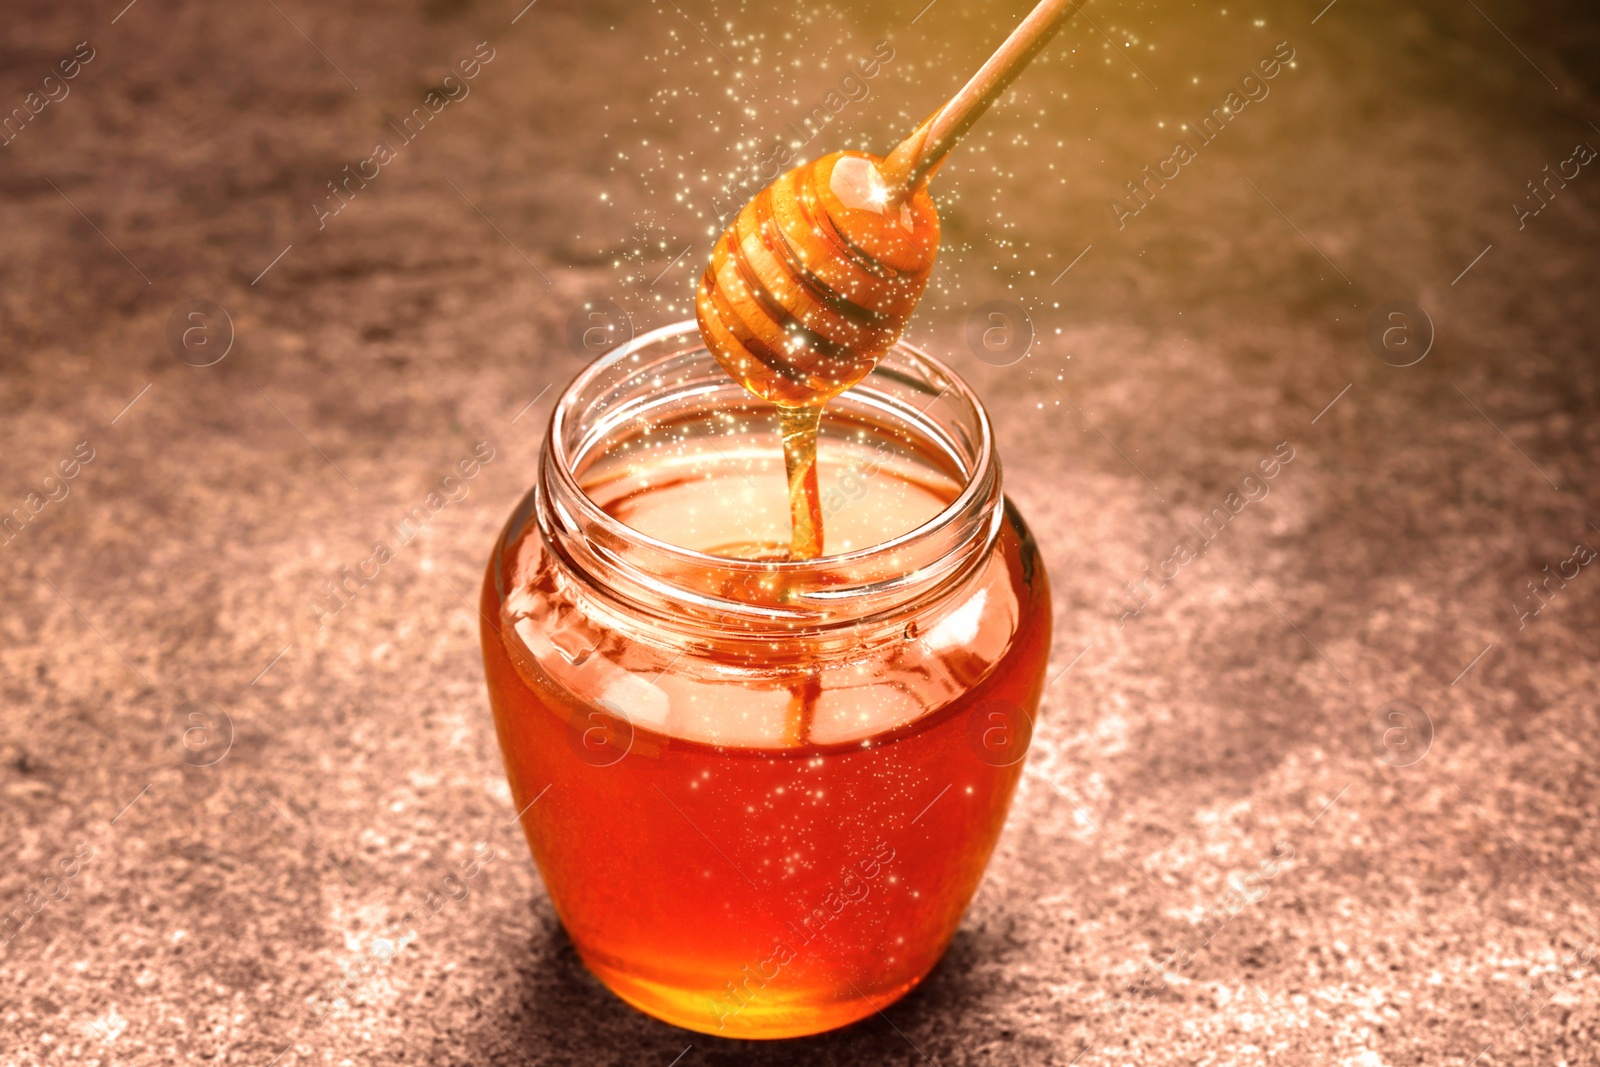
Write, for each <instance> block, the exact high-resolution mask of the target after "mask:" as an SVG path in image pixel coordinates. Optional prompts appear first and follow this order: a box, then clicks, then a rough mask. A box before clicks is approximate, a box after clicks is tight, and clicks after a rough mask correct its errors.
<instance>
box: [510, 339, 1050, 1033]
mask: <svg viewBox="0 0 1600 1067" xmlns="http://www.w3.org/2000/svg"><path fill="white" fill-rule="evenodd" d="M819 456H820V464H821V486H822V494H823V507H824V514H825V516H826V524H825V537H826V540H825V543H824V553H825V554H824V555H823V556H822V557H821V558H818V559H813V560H802V561H793V562H791V561H788V560H787V558H786V555H787V547H788V544H789V527H788V523H789V510H788V497H787V491H786V484H785V479H784V473H783V461H782V457H781V454H780V452H779V449H778V447H777V419H776V416H775V413H774V411H773V409H772V408H771V407H770V406H769V405H766V404H763V403H761V402H759V401H755V400H752V399H751V398H750V397H749V396H748V395H747V394H745V393H744V391H743V390H742V389H741V388H740V387H739V386H738V385H737V384H736V383H734V382H733V381H732V380H730V379H729V378H728V377H727V375H726V374H725V373H724V372H723V371H722V370H721V368H720V367H718V365H717V364H716V362H715V360H714V359H713V358H712V357H711V356H710V355H709V354H708V353H707V352H706V351H705V348H704V346H703V345H702V343H701V341H700V338H699V334H698V331H697V330H696V328H695V325H694V323H692V322H689V323H681V324H679V325H676V326H673V327H668V328H666V329H663V330H658V331H656V332H655V333H652V334H648V335H645V336H642V337H639V338H637V339H636V340H634V341H632V342H631V343H629V344H628V345H626V346H624V347H622V348H620V349H618V350H617V351H616V352H614V353H612V354H611V355H610V356H608V357H607V358H605V359H603V360H601V361H599V362H597V363H595V364H594V365H593V366H592V367H590V368H588V369H586V370H585V371H584V372H583V374H581V375H580V376H579V377H578V378H577V380H575V381H574V382H573V384H572V385H571V386H570V387H569V388H568V389H567V391H566V393H565V395H564V396H563V397H562V398H561V400H560V402H559V403H558V405H557V406H556V409H555V412H554V414H553V415H552V418H551V424H550V428H549V433H548V436H547V438H546V440H545V443H544V453H543V457H542V460H541V463H540V469H539V473H538V480H537V484H536V485H535V487H534V489H533V490H532V491H530V492H529V494H528V495H527V497H525V498H524V500H523V501H522V503H521V504H520V505H519V506H518V508H517V509H516V511H515V512H514V513H513V515H512V516H511V519H510V522H509V523H508V524H507V526H506V529H505V531H504V532H503V533H502V535H501V537H500V540H499V541H498V542H497V544H496V545H495V548H494V552H493V554H492V556H491V558H490V561H489V568H488V574H487V577H486V579H485V582H484V589H483V617H484V623H483V649H484V661H485V664H486V668H487V674H488V682H489V695H490V700H491V703H492V705H493V708H494V716H495V723H496V728H497V730H498V733H499V738H500V746H501V751H502V753H503V754H504V757H505V763H506V771H507V775H508V777H509V779H510V782H511V787H512V792H513V795H514V797H515V801H516V805H517V808H518V810H519V811H523V815H522V824H523V829H524V831H525V832H526V834H527V837H528V843H529V845H530V846H531V848H532V851H533V855H534V858H535V860H536V861H537V862H538V865H539V871H540V874H541V875H542V876H543V878H544V882H545V885H546V887H547V888H548V890H549V893H550V898H551V900H552V902H553V903H554V905H555V908H556V911H557V913H558V914H559V915H560V917H561V920H562V922H563V923H564V924H565V926H566V929H567V932H568V933H569V934H570V936H571V938H572V941H573V944H574V945H575V946H576V947H577V950H578V952H579V953H580V955H581V956H582V957H583V960H584V962H585V963H586V964H587V965H588V966H589V968H590V969H591V970H592V971H593V972H594V973H595V974H596V975H598V976H599V977H600V979H601V980H602V981H604V982H605V984H606V985H607V986H609V987H610V988H611V989H612V990H613V991H614V992H616V993H617V995H618V996H620V997H622V998H623V999H624V1000H626V1001H628V1002H629V1003H631V1004H633V1005H634V1006H636V1007H638V1008H640V1009H641V1010H643V1011H646V1012H648V1013H649V1014H651V1015H654V1016H656V1017H657V1018H660V1019H664V1020H666V1021H668V1022H671V1023H674V1024H676V1025H679V1026H683V1027H687V1028H689V1029H693V1030H701V1031H705V1032H708V1033H716V1034H722V1035H724V1036H729V1037H754V1038H766V1037H790V1036H796V1035H801V1034H810V1033H816V1032H818V1031H822V1030H828V1029H831V1028H833V1027H837V1026H842V1025H844V1024H846V1023H849V1022H852V1021H854V1020H856V1019H859V1018H861V1017H863V1016H865V1015H869V1014H871V1013H872V1012H874V1011H875V1010H877V1009H879V1008H882V1007H884V1006H885V1005H887V1004H889V1003H891V1002H893V1001H895V1000H896V999H898V998H899V997H901V996H903V995H904V994H905V993H906V992H907V991H908V990H910V989H911V988H912V987H914V986H915V985H916V984H917V983H918V982H920V981H921V980H922V979H923V978H924V977H925V976H926V975H927V973H928V971H929V970H930V969H931V968H932V967H933V965H934V964H935V963H936V962H937V961H938V959H939V956H940V955H941V953H943V951H944V949H945V946H946V945H947V944H948V943H949V941H950V938H951V937H952V936H953V935H954V933H955V930H956V927H957V925H958V924H959V923H960V920H961V915H962V913H963V912H964V911H965V909H966V907H967V904H968V903H969V902H970V901H971V899H972V895H973V893H974V892H975V891H976V889H977V885H978V881H979V879H980V878H981V877H982V874H983V869H984V866H985V864H986V863H987V862H988V859H989V854H990V852H991V851H992V849H993V848H994V844H995V840H996V838H997V837H998V836H999V833H1000V829H1001V826H1002V824H1003V822H1004V820H1005V815H1006V811H1007V808H1008V807H1009V806H1010V803H1011V796H1012V792H1013V790H1014V789H1015V787H1016V783H1017V778H1018V776H1019V774H1020V773H1021V768H1022V758H1023V755H1024V754H1025V753H1026V749H1027V744H1028V739H1029V737H1030V736H1031V730H1032V716H1033V713H1034V711H1035V709H1036V707H1037V704H1038V699H1039V692H1040V688H1041V685H1042V683H1043V677H1044V670H1045V660H1046V655H1047V653H1048V649H1049V644H1050V598H1049V590H1048V586H1047V583H1046V579H1045V574H1044V568H1043V566H1042V564H1041V562H1040V559H1039V556H1038V552H1037V550H1036V548H1035V545H1034V542H1033V539H1032V536H1031V535H1030V534H1029V532H1028V530H1027V528H1026V526H1025V525H1024V524H1023V522H1022V519H1021V517H1020V516H1019V515H1018V514H1017V513H1016V511H1015V510H1014V509H1012V508H1011V507H1010V506H1009V505H1008V504H1007V503H1006V501H1005V499H1004V497H1003V496H1002V494H1001V488H1000V472H999V466H998V463H997V462H996V459H995V456H994V452H993V443H992V437H991V434H990V428H989V423H988V418H987V416H986V415H985V414H984V412H983V409H982V407H981V405H980V404H979V403H978V400H977V398H976V397H975V396H974V395H973V394H972V392H971V391H970V389H968V387H967V386H966V385H965V384H964V383H962V382H961V381H960V380H959V379H958V378H956V377H955V376H954V375H953V374H952V373H951V372H950V371H949V370H947V369H946V368H944V367H943V366H941V365H940V364H938V363H937V362H935V361H933V360H931V359H929V358H928V357H926V356H925V355H923V354H922V353H920V352H918V351H917V350H916V349H914V348H912V347H910V346H909V345H905V344H901V345H898V346H897V347H896V348H895V349H894V350H893V351H891V352H890V353H889V355H888V356H886V357H885V359H884V360H883V362H882V363H881V364H880V366H879V367H878V368H877V369H876V370H875V371H873V372H872V374H871V375H870V376H869V377H868V378H867V379H866V380H865V381H864V382H863V383H862V384H861V385H859V386H858V387H856V388H855V389H852V390H851V391H850V392H848V393H846V394H845V395H843V396H842V397H840V398H839V399H837V400H835V401H834V402H833V403H832V404H830V405H829V407H828V409H827V414H826V416H825V418H824V421H823V428H822V443H821V447H820V450H819Z"/></svg>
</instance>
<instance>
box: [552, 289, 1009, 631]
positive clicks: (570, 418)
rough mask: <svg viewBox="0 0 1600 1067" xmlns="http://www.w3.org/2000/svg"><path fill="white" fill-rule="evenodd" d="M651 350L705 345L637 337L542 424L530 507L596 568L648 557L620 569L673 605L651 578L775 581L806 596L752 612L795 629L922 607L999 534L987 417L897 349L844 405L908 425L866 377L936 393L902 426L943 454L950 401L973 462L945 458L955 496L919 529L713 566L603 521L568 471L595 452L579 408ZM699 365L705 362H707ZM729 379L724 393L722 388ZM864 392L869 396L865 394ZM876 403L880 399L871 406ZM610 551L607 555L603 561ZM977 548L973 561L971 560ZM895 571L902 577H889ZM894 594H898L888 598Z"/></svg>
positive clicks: (599, 364) (937, 368)
mask: <svg viewBox="0 0 1600 1067" xmlns="http://www.w3.org/2000/svg"><path fill="white" fill-rule="evenodd" d="M656 348H659V349H663V350H664V351H665V352H666V353H667V354H668V355H677V356H684V355H691V356H692V355H696V354H698V353H704V352H705V343H704V341H703V340H702V338H701V336H700V331H699V327H698V325H697V324H696V322H695V320H693V319H687V320H684V321H681V322H677V323H672V324H669V325H666V326H662V327H659V328H657V329H654V330H651V331H648V332H646V333H643V334H640V335H638V336H637V337H634V338H632V339H631V340H629V341H628V342H626V343H624V344H622V345H619V346H618V347H617V348H616V349H614V350H612V351H611V352H609V353H607V354H606V355H604V356H602V357H601V358H600V359H597V360H595V361H594V362H593V363H592V364H591V365H590V366H588V367H586V368H585V369H584V370H583V371H581V372H579V374H578V375H577V376H576V377H574V378H573V380H572V381H571V382H570V383H569V384H568V385H567V387H566V389H564V390H563V391H562V394H561V396H560V398H559V399H558V400H557V401H556V404H555V407H554V409H553V411H552V413H551V416H550V422H549V428H548V431H547V433H546V436H545V443H544V455H543V457H542V460H541V465H540V472H541V473H540V480H539V490H540V492H539V496H540V497H541V498H542V499H540V500H539V502H538V511H539V513H540V516H539V522H540V525H541V526H542V527H546V533H547V535H549V534H550V533H552V531H551V530H550V529H549V526H550V525H554V526H559V527H561V528H562V530H560V531H555V532H557V533H562V532H564V533H565V534H566V535H567V536H566V537H565V538H563V539H562V540H564V541H565V542H566V544H567V545H568V546H569V547H570V548H573V549H574V550H576V551H577V552H578V553H579V554H585V555H586V554H588V553H586V552H584V551H583V550H584V549H589V550H596V549H598V550H599V554H600V556H602V557H603V562H604V563H605V564H608V565H610V566H615V565H617V564H618V562H619V560H618V559H617V558H616V557H617V552H616V551H615V549H616V548H618V546H627V547H628V548H629V549H630V550H632V549H638V550H642V551H643V552H644V553H646V554H647V556H648V558H649V561H650V563H649V565H647V566H645V567H643V568H640V567H633V568H624V569H629V570H632V571H633V572H634V573H632V574H631V577H632V578H633V579H634V581H635V582H639V581H642V582H644V584H645V585H646V586H653V587H654V591H655V592H657V593H660V594H664V595H667V596H669V597H673V598H683V597H685V595H686V594H693V593H694V592H695V591H694V590H685V589H683V588H681V587H677V586H674V585H672V584H671V583H670V582H667V581H657V582H652V581H651V579H652V578H656V579H661V578H662V577H663V575H666V574H681V573H692V572H695V571H704V572H717V573H722V574H731V575H741V574H744V575H757V574H759V575H777V576H780V578H781V579H782V581H783V583H784V584H785V586H786V587H787V588H789V589H790V590H791V591H792V590H794V589H796V588H799V589H802V590H803V592H802V593H801V594H800V595H799V596H798V598H796V600H795V601H794V602H791V603H790V605H789V606H788V607H787V608H784V609H777V608H775V606H774V605H760V606H759V607H760V609H761V612H762V613H763V614H764V615H766V616H769V617H772V616H778V617H783V618H786V619H787V620H788V622H789V624H790V625H792V624H794V623H796V622H800V621H818V620H816V619H815V618H813V616H816V615H817V614H818V613H819V612H821V613H824V614H827V615H829V616H832V615H835V614H837V610H836V609H833V610H830V607H831V606H832V605H836V604H838V603H839V602H842V601H845V600H848V599H850V598H856V599H857V600H861V599H862V598H865V599H866V600H868V601H871V600H879V599H882V596H881V595H887V596H888V597H889V599H890V600H893V601H902V600H905V599H906V598H907V597H908V596H909V597H911V598H913V599H920V598H919V597H917V596H916V592H917V590H919V589H924V588H927V587H930V586H931V585H934V584H937V585H941V586H942V585H943V584H944V582H945V580H946V579H948V578H949V577H950V576H951V572H953V571H955V570H957V569H964V568H960V567H957V566H956V565H957V564H960V563H963V562H970V561H969V560H968V559H967V557H970V556H974V555H981V554H982V552H984V551H986V550H987V548H988V546H989V544H990V543H991V542H992V540H993V537H994V536H995V534H996V533H997V532H998V529H999V518H1000V515H999V512H1000V510H1001V509H1000V508H999V507H997V506H996V504H997V502H998V501H999V500H1000V499H1001V496H1000V478H999V465H998V462H997V459H996V456H995V451H994V436H993V430H992V427H991V424H990V420H989V415H988V413H987V412H986V411H985V410H984V407H983V404H982V402H981V401H980V400H979V398H978V396H977V394H976V393H975V392H974V391H973V389H972V387H971V386H970V385H968V384H967V383H966V382H965V381H964V380H962V378H961V377H960V376H959V375H957V374H956V373H955V372H954V371H953V370H952V369H951V368H949V367H948V366H946V365H945V364H944V363H942V362H941V361H940V360H938V359H935V358H934V357H932V356H930V355H928V354H927V353H926V352H924V351H922V350H921V349H920V348H918V347H916V346H915V345H912V344H910V343H908V342H906V341H903V340H902V341H897V342H896V343H895V345H894V346H893V347H892V348H891V349H890V351H889V352H888V353H886V354H885V356H884V358H883V360H881V361H880V363H879V365H878V367H877V368H875V369H874V371H873V372H872V374H869V375H868V378H867V379H866V380H864V381H863V383H862V385H860V386H857V387H855V388H853V389H852V390H850V391H849V392H848V393H846V394H845V396H846V397H851V396H852V395H853V396H854V399H855V401H856V402H858V403H861V404H866V405H867V406H869V407H870V406H881V407H883V408H884V410H885V413H886V414H894V415H896V416H898V417H908V414H907V411H906V410H904V409H903V408H899V409H896V404H898V401H894V402H889V401H886V399H885V398H886V397H887V394H883V393H881V392H880V393H874V392H873V390H872V389H871V386H870V383H871V382H872V381H873V377H874V376H875V375H886V376H888V377H889V378H890V379H891V380H893V381H895V382H897V383H898V384H900V385H911V386H914V387H915V388H918V389H923V390H924V391H926V392H933V387H935V386H937V392H935V393H934V395H933V398H932V399H931V400H930V401H928V402H927V403H926V404H924V405H923V406H922V407H921V408H920V409H916V408H911V409H910V410H911V411H914V412H915V415H914V416H909V418H911V419H912V420H917V419H920V420H921V422H920V424H919V429H920V430H922V431H925V432H928V433H929V435H930V437H932V438H933V439H934V440H937V441H941V442H943V443H945V444H946V445H947V446H948V443H949V442H948V434H942V433H937V432H934V424H933V423H932V422H931V420H930V419H929V416H928V412H929V410H930V409H932V408H933V407H934V406H935V405H937V404H940V403H947V402H949V401H950V400H952V399H953V400H954V401H955V402H956V403H957V404H958V405H959V408H960V410H959V412H958V416H957V417H959V418H960V419H961V420H962V425H961V434H962V436H963V437H964V438H966V439H967V440H968V448H967V449H966V450H964V451H966V452H968V453H970V454H963V455H960V456H956V457H954V458H956V459H957V460H958V462H959V463H960V465H961V470H960V478H959V481H960V491H959V492H958V493H957V494H956V495H955V496H954V498H953V499H951V500H950V502H949V503H948V504H946V505H945V506H944V507H943V508H941V509H940V510H939V512H938V513H937V514H935V515H934V516H932V517H931V518H929V519H928V520H927V521H925V522H923V523H922V524H921V525H919V526H917V527H915V528H913V529H911V530H908V531H905V532H904V533H901V534H898V535H896V536H894V537H892V538H890V539H888V540H885V541H881V542H879V543H877V544H873V545H868V546H864V547H862V548H856V549H851V550H849V551H846V552H841V553H836V554H832V555H823V556H818V557H816V558H814V559H804V560H761V559H743V558H738V557H730V556H721V555H716V554H713V553H709V552H702V551H699V550H696V549H690V548H685V547H682V546H680V545H676V544H672V543H671V542H667V541H663V540H661V539H659V538H656V537H652V536H651V535H649V534H647V533H645V532H643V531H641V530H638V529H636V528H634V527H632V526H629V525H628V524H627V523H625V522H623V521H622V520H620V519H618V518H615V517H614V516H612V515H611V514H609V513H608V512H607V511H606V510H605V509H604V508H603V507H601V506H600V505H599V504H597V503H596V502H595V501H594V499H593V498H591V497H590V496H589V494H588V493H587V492H586V491H585V490H584V488H583V485H582V484H581V483H580V481H579V477H578V474H577V473H576V472H575V470H574V465H575V463H581V462H582V461H583V459H584V458H585V456H586V452H587V450H588V449H589V448H591V447H593V443H592V442H589V443H587V444H586V443H585V437H584V433H583V426H582V417H583V410H582V409H583V407H584V405H585V404H586V403H587V402H588V401H589V400H591V399H592V397H591V394H592V393H593V391H594V390H595V389H596V388H597V387H603V386H604V384H605V381H606V379H607V376H614V375H615V374H616V372H617V369H618V367H619V365H620V364H622V363H625V362H626V361H628V360H630V359H631V358H634V357H635V356H638V355H639V354H640V353H642V352H648V351H650V350H651V349H656ZM706 355H707V356H709V353H706ZM919 379H920V380H919ZM728 380H729V382H730V383H731V382H732V379H731V378H730V379H728ZM863 386H865V387H867V388H866V389H865V390H863ZM874 397H877V398H878V399H876V400H874V399H873V398H874ZM835 403H837V401H835ZM891 409H894V410H891ZM945 451H946V452H949V451H950V449H949V448H948V447H946V448H945ZM547 524H548V525H547ZM977 541H981V545H980V544H976V543H975V542H977ZM920 546H928V547H929V548H930V549H931V550H932V551H927V550H925V551H916V549H918V548H919V547H920ZM608 547H609V548H610V549H612V550H611V551H608V550H607V548H608ZM974 549H981V550H982V551H979V552H976V553H975V552H974V551H973V550H974ZM568 554H569V555H570V554H571V553H568ZM906 560H909V561H910V562H911V563H912V564H916V566H914V567H910V568H909V569H905V570H902V569H901V568H899V567H897V565H896V564H897V561H901V562H904V561H906ZM941 563H942V564H943V565H940V564H941ZM584 569H588V568H587V567H585V568H584ZM897 570H900V571H901V573H898V574H897V573H895V572H896V571H897ZM651 572H655V573H653V574H652V573H651ZM824 574H828V575H831V576H832V579H833V580H831V581H819V582H816V583H815V584H814V585H813V584H812V583H808V582H806V581H805V579H806V577H807V576H813V577H818V578H820V577H821V576H823V575H824ZM840 574H857V575H865V576H868V578H869V580H867V581H864V582H856V583H853V584H852V583H850V582H848V581H846V582H840V581H839V580H838V576H839V575H840ZM603 584H605V585H606V586H607V587H608V591H610V592H613V593H615V592H617V590H616V589H615V588H614V587H613V586H614V583H611V582H607V583H603ZM897 590H898V591H901V592H902V595H898V596H897V595H894V594H895V593H896V592H897ZM701 592H704V591H703V590H702V591H701ZM874 594H881V595H874ZM628 599H634V598H633V597H628ZM689 599H690V600H691V601H694V600H696V599H697V598H695V597H694V596H692V595H690V596H689ZM712 599H714V600H716V599H717V598H715V597H713V598H712ZM741 606H743V607H751V606H752V605H749V604H747V603H746V602H743V601H737V602H729V601H726V600H717V605H716V608H715V610H716V612H717V613H718V614H719V615H722V616H723V617H726V616H727V615H728V614H730V609H732V610H731V614H734V615H738V614H739V611H738V610H737V609H738V608H739V607H741ZM852 614H854V612H852Z"/></svg>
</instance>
